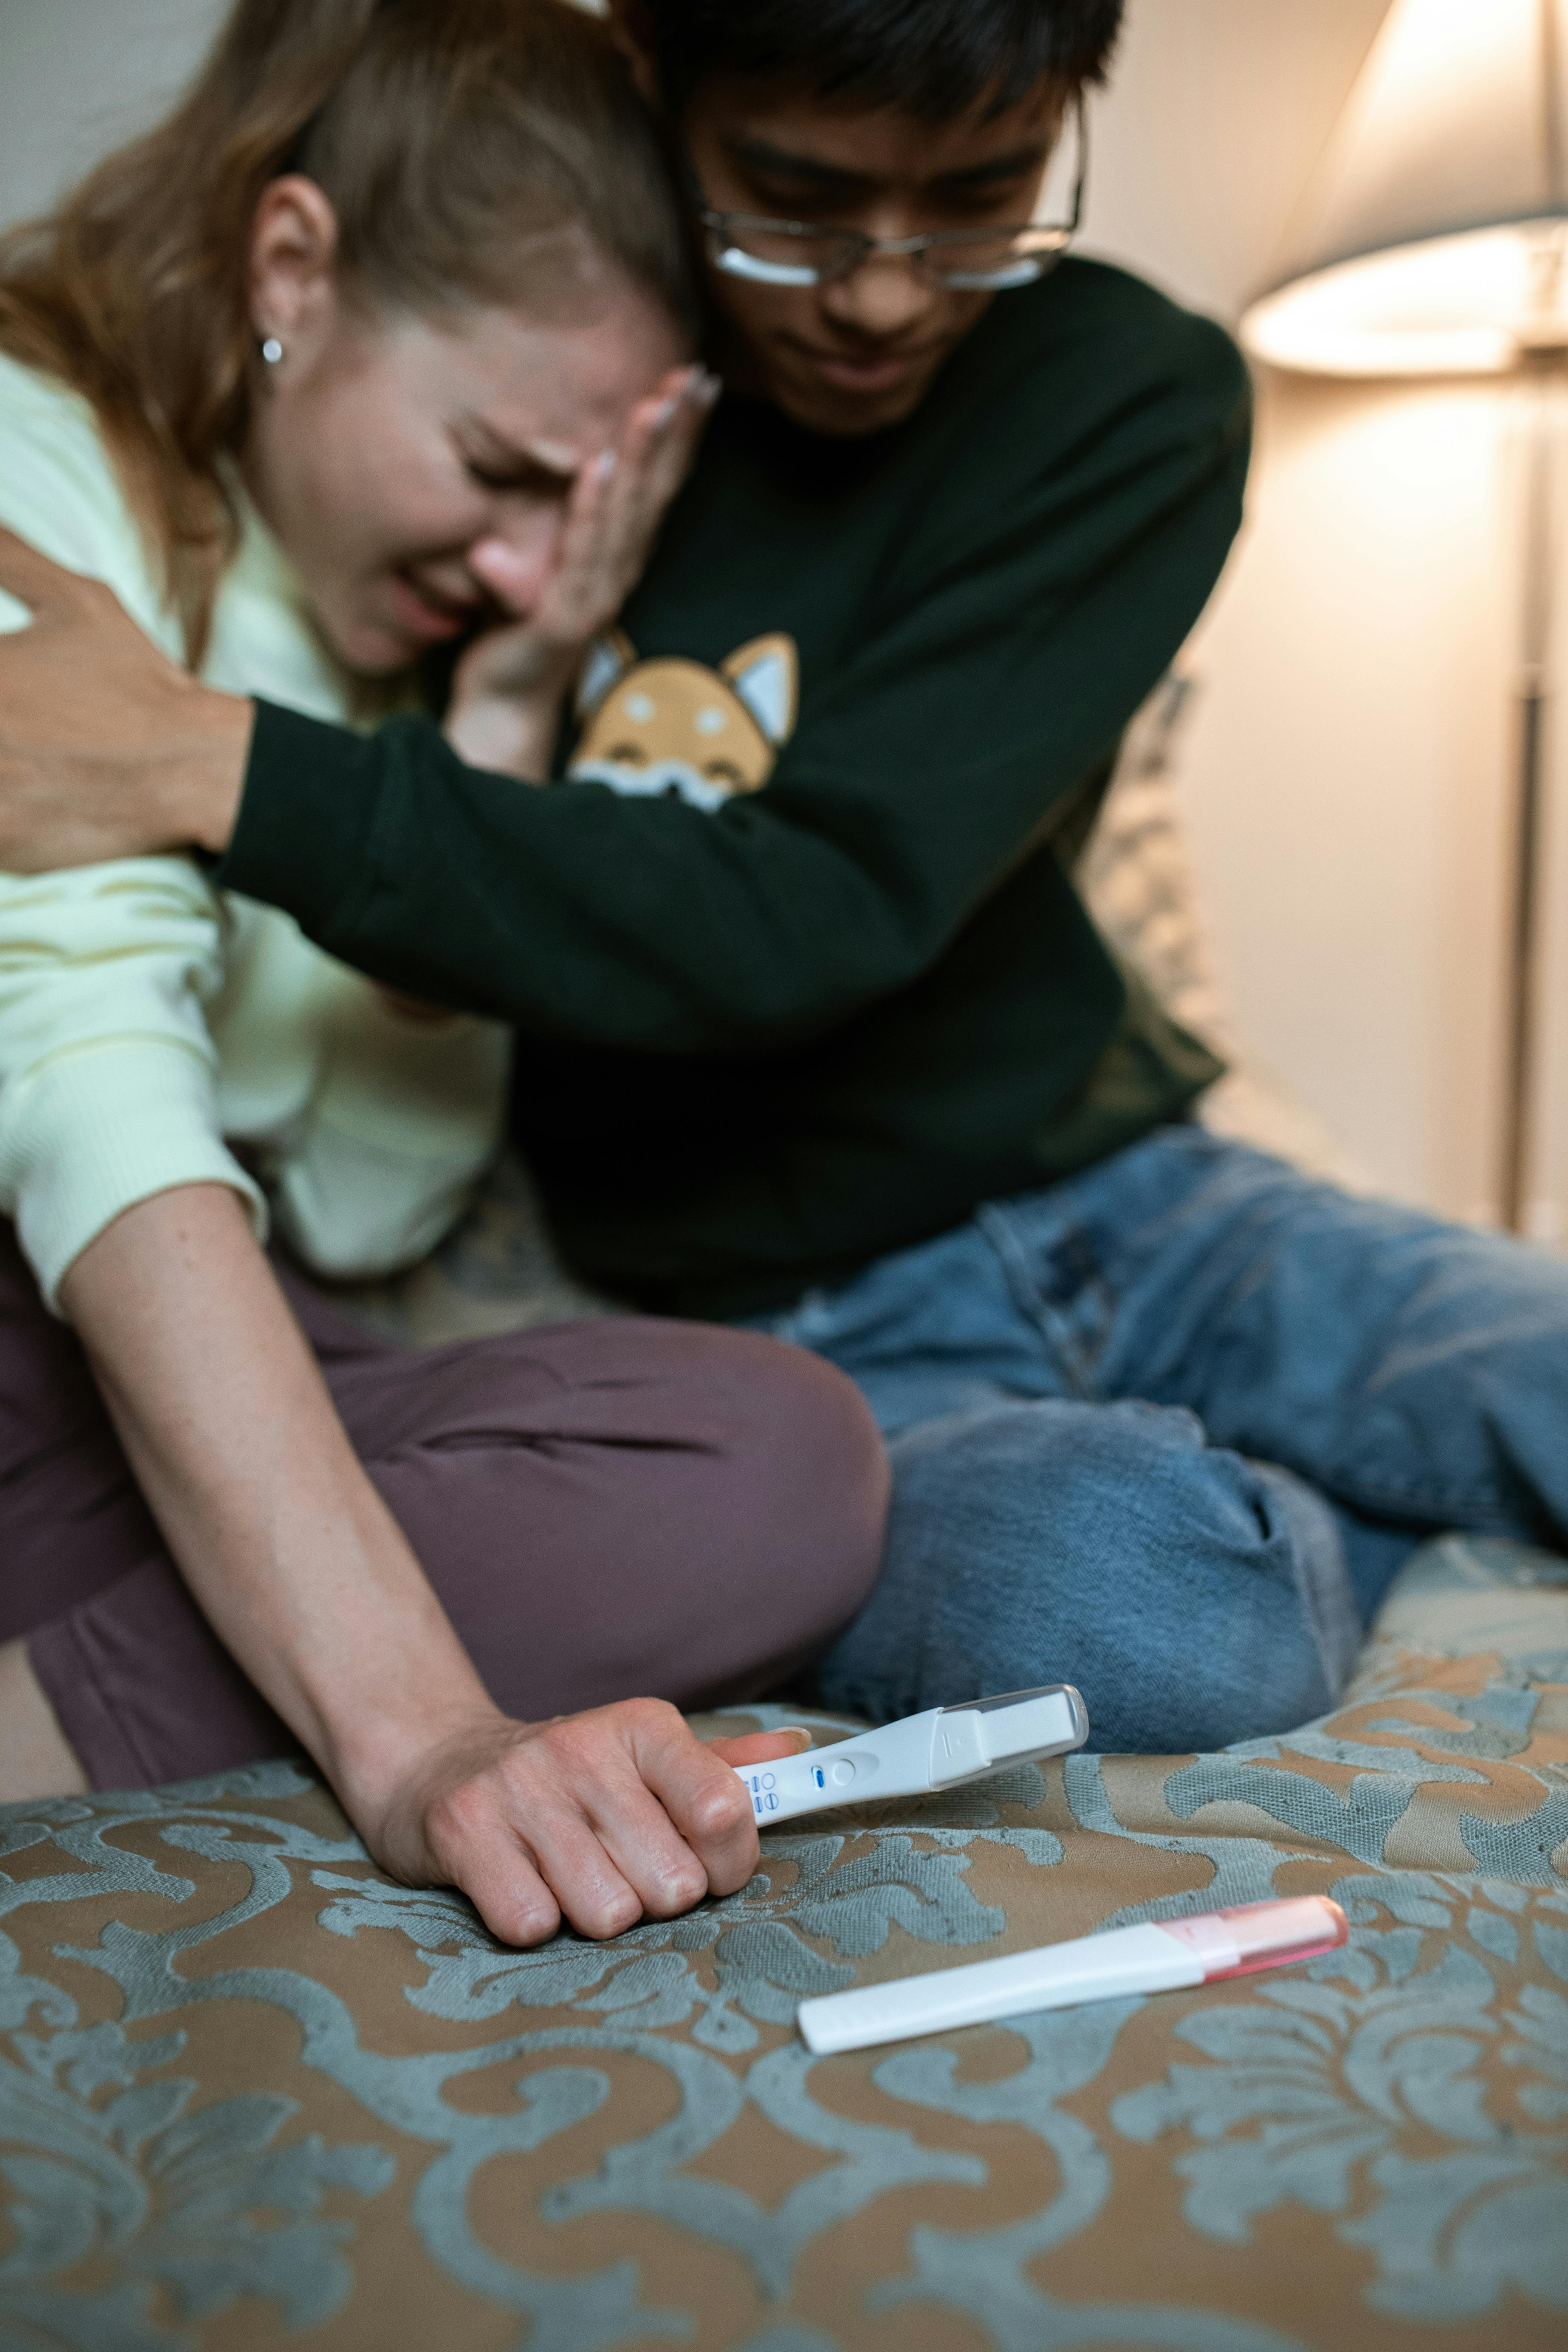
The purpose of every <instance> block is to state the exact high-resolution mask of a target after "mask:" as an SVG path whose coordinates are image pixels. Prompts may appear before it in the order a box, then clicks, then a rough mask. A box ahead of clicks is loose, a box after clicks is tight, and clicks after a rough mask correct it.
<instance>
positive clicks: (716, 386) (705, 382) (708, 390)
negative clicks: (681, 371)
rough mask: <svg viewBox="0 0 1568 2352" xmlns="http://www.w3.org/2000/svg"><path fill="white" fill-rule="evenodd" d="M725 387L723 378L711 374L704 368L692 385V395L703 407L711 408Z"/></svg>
mask: <svg viewBox="0 0 1568 2352" xmlns="http://www.w3.org/2000/svg"><path fill="white" fill-rule="evenodd" d="M723 389H724V382H723V378H722V377H721V376H716V375H710V374H709V373H708V372H707V370H706V369H703V370H702V371H701V373H700V374H699V376H698V378H697V381H696V383H694V384H693V385H692V387H691V397H692V399H693V400H695V401H696V402H698V404H700V406H701V407H703V408H711V407H712V405H713V404H714V402H715V401H716V400H717V399H718V397H719V395H720V394H721V392H722V391H723Z"/></svg>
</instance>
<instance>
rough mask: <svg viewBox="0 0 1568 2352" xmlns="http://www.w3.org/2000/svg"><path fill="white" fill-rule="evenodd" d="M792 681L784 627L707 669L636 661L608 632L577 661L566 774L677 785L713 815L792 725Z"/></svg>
mask: <svg viewBox="0 0 1568 2352" xmlns="http://www.w3.org/2000/svg"><path fill="white" fill-rule="evenodd" d="M799 684H800V663H799V658H798V656H797V655H796V652H795V639H794V638H793V637H788V636H785V635H783V634H782V632H781V633H779V634H776V635H772V636H765V637H753V638H752V639H751V640H750V642H749V643H748V644H746V645H743V646H737V647H736V649H735V651H734V652H733V653H732V654H728V655H726V656H725V658H724V659H723V660H722V661H721V663H720V665H719V667H718V668H717V669H709V668H708V667H706V666H705V665H704V664H703V663H701V662H696V661H688V660H687V659H686V658H685V657H684V656H681V655H673V654H666V655H662V656H658V658H655V659H650V660H647V661H639V659H638V658H637V648H636V646H633V645H632V643H631V641H630V640H629V638H626V637H625V636H623V635H621V634H620V632H619V630H616V632H615V634H614V635H611V636H607V637H600V638H598V639H597V640H596V641H595V645H594V647H593V650H592V651H591V652H590V654H589V656H588V658H587V660H586V661H585V662H584V666H583V675H582V677H581V678H580V680H579V681H578V687H577V711H578V716H579V717H580V718H581V719H583V721H584V730H583V737H582V740H581V741H580V742H579V744H578V746H577V749H576V751H575V752H574V755H573V758H572V760H571V762H570V764H569V765H568V767H567V770H566V773H567V775H568V777H569V778H571V779H572V781H573V782H577V783H599V784H608V785H609V786H610V788H611V790H612V791H613V792H617V793H637V794H645V795H646V794H650V793H679V795H680V797H681V799H682V800H684V801H689V802H690V803H691V804H692V806H693V807H694V808H700V809H705V810H706V811H707V812H708V814H710V815H711V814H712V813H713V811H714V810H715V809H721V808H722V807H723V805H724V803H725V802H726V801H729V800H732V799H734V797H735V795H736V794H737V793H754V792H758V791H760V790H761V788H762V786H763V784H765V783H766V782H767V781H768V778H769V777H770V776H771V775H772V774H773V762H774V761H776V759H777V758H778V754H779V749H780V746H781V745H782V744H784V743H787V742H788V740H789V738H790V736H791V734H792V733H793V732H794V730H795V705H796V700H797V698H798V693H799Z"/></svg>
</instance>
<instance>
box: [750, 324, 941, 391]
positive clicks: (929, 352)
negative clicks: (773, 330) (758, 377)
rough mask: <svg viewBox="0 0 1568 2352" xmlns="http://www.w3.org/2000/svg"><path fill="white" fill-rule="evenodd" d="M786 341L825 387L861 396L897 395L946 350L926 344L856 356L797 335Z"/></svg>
mask: <svg viewBox="0 0 1568 2352" xmlns="http://www.w3.org/2000/svg"><path fill="white" fill-rule="evenodd" d="M787 341H789V344H790V346H791V348H792V350H794V351H795V352H798V353H799V354H800V356H801V357H802V358H803V359H805V361H806V362H808V364H809V365H810V367H811V368H812V370H813V372H814V373H816V374H817V375H819V376H820V377H821V378H822V380H823V382H824V383H830V384H832V385H833V386H834V388H835V390H837V391H839V392H858V393H861V394H872V393H879V392H897V391H900V389H901V388H902V387H903V386H904V385H905V384H907V383H909V381H910V378H911V377H912V376H914V375H917V374H919V373H921V372H922V371H923V370H924V369H925V368H927V367H929V366H930V365H931V362H932V361H933V360H935V359H937V358H939V357H940V356H941V354H942V352H944V351H945V350H946V348H947V346H946V344H945V343H936V342H926V343H911V344H906V345H904V346H903V347H902V348H900V349H898V350H894V351H889V350H885V349H883V350H878V349H874V348H873V349H870V350H866V351H858V352H857V351H842V350H835V349H834V348H832V347H831V346H829V345H826V344H823V343H810V342H807V341H805V338H804V337H803V336H798V335H791V336H789V337H788V338H787Z"/></svg>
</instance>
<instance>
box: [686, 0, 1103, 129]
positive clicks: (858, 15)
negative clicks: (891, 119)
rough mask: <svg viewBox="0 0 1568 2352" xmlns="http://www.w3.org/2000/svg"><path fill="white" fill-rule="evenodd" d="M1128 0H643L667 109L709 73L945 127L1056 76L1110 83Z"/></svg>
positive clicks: (1076, 84) (1066, 83)
mask: <svg viewBox="0 0 1568 2352" xmlns="http://www.w3.org/2000/svg"><path fill="white" fill-rule="evenodd" d="M1122 6H1123V0H643V16H644V21H645V23H646V24H647V26H649V28H650V29H651V31H652V34H653V37H654V43H655V47H656V50H657V53H658V63H659V68H660V72H661V74H662V77H663V81H664V89H665V95H666V100H667V101H668V103H670V104H672V105H674V106H677V107H679V105H681V104H682V103H683V102H684V100H686V99H687V98H688V97H689V95H690V92H691V90H692V89H693V88H694V87H695V85H696V84H697V83H698V82H699V81H701V80H703V79H706V77H707V76H708V75H710V74H714V73H740V74H748V75H751V74H754V75H758V76H762V75H766V76H768V77H769V78H770V79H784V80H791V81H797V82H800V83H802V84H803V85H805V87H806V88H808V89H813V90H816V92H818V93H819V94H820V95H821V96H823V97H825V98H827V97H832V98H838V97H842V98H852V99H859V100H864V101H865V102H866V103H867V104H868V105H869V106H900V107H905V108H907V109H908V110H910V112H911V113H913V114H918V115H921V116H923V117H924V118H925V119H926V120H927V121H931V122H947V121H952V119H953V117H954V116H955V115H960V114H964V113H967V112H968V110H969V109H970V108H971V107H972V106H973V105H974V104H976V102H977V101H979V100H983V99H985V100H990V102H991V108H992V110H1000V109H1001V108H1003V107H1006V106H1011V105H1012V104H1014V103H1015V101H1016V100H1018V99H1020V98H1022V97H1024V96H1025V94H1026V92H1027V91H1029V90H1031V89H1034V88H1035V86H1036V84H1037V82H1039V81H1040V80H1041V79H1043V78H1044V77H1045V76H1047V75H1049V76H1050V77H1051V79H1053V80H1054V81H1055V82H1057V84H1058V87H1060V88H1061V89H1066V90H1074V89H1080V88H1081V87H1082V86H1083V84H1084V83H1086V82H1095V81H1100V80H1102V79H1104V75H1105V69H1106V67H1107V65H1108V64H1109V62H1110V52H1111V49H1112V47H1114V45H1115V41H1116V35H1117V31H1118V28H1119V26H1120V25H1121V13H1122Z"/></svg>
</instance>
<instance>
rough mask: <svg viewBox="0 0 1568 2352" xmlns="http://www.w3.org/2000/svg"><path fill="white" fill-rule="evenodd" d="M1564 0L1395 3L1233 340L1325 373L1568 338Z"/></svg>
mask: <svg viewBox="0 0 1568 2352" xmlns="http://www.w3.org/2000/svg"><path fill="white" fill-rule="evenodd" d="M1565 73H1568V0H1394V6H1393V7H1392V8H1391V9H1390V11H1389V13H1388V16H1387V17H1386V19H1385V21H1384V26H1383V29H1382V31H1381V32H1380V33H1379V35H1378V37H1377V39H1376V41H1375V42H1374V43H1373V48H1372V51H1371V53H1370V55H1369V56H1368V58H1367V61H1366V64H1365V65H1364V66H1363V68H1362V72H1361V75H1360V77H1359V79H1357V81H1356V83H1355V86H1354V88H1353V89H1352V91H1351V94H1350V97H1349V99H1348V100H1347V101H1346V103H1345V107H1344V110H1343V111H1342V114H1341V116H1340V119H1339V121H1338V123H1337V125H1336V126H1335V129H1334V131H1333V133H1332V136H1331V139H1330V142H1329V145H1328V148H1327V150H1326V152H1325V155H1324V159H1323V163H1322V166H1321V170H1320V172H1319V173H1318V175H1317V178H1316V180H1315V182H1314V184H1313V186H1312V188H1311V191H1310V195H1309V199H1308V203H1307V205H1306V206H1305V208H1304V214H1303V220H1302V228H1301V231H1300V234H1299V236H1297V238H1296V240H1295V241H1294V245H1293V248H1292V250H1291V251H1290V253H1289V257H1288V259H1287V262H1286V265H1285V267H1284V268H1282V270H1281V274H1280V279H1279V283H1278V284H1277V285H1276V287H1275V289H1274V290H1273V291H1272V292H1270V293H1268V294H1266V295H1264V296H1263V297H1262V298H1261V299H1259V300H1258V301H1257V302H1255V303H1254V304H1253V306H1252V308H1251V309H1250V310H1248V311H1247V316H1246V317H1245V319H1244V320H1243V321H1242V339H1243V341H1245V343H1246V344H1247V349H1248V350H1249V351H1250V352H1254V353H1255V354H1256V355H1257V356H1258V358H1259V359H1264V360H1268V361H1270V362H1273V363H1274V364H1275V365H1276V366H1280V367H1291V368H1305V369H1310V370H1312V371H1315V372H1318V373H1326V374H1335V375H1426V374H1434V373H1440V374H1468V373H1496V372H1500V371H1501V370H1503V369H1507V368H1510V367H1512V366H1514V365H1516V364H1517V363H1518V362H1519V360H1520V358H1521V354H1522V353H1523V352H1528V351H1530V350H1531V349H1540V348H1546V349H1551V350H1560V349H1563V348H1564V347H1568V271H1565V268H1564V256H1565V252H1568V160H1565V156H1564V133H1565V124H1568V104H1565V98H1568V87H1565V81H1564V76H1565Z"/></svg>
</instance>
